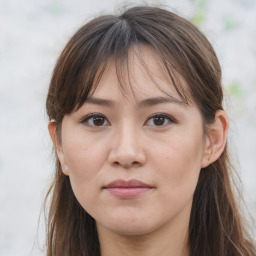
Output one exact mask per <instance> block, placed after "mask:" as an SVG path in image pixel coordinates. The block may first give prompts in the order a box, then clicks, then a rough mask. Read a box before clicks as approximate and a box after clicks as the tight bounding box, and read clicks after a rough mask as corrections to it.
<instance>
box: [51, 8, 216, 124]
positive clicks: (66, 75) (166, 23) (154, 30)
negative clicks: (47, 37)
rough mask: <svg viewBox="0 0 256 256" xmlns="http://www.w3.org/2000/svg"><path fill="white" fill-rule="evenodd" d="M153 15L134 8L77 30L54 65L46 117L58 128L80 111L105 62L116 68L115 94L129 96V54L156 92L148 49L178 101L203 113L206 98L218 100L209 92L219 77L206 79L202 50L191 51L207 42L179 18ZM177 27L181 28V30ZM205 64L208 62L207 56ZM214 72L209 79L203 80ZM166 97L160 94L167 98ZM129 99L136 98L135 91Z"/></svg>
mask: <svg viewBox="0 0 256 256" xmlns="http://www.w3.org/2000/svg"><path fill="white" fill-rule="evenodd" d="M156 11H158V9H155V8H153V9H150V8H148V9H147V10H146V12H145V13H143V12H141V11H140V9H139V8H133V9H129V10H127V11H126V12H124V13H123V14H122V15H120V16H114V15H105V16H101V17H99V18H96V19H94V20H92V21H91V22H89V23H87V24H86V25H84V26H83V27H82V28H81V29H79V30H78V31H77V32H76V34H75V35H74V36H73V37H72V38H71V39H70V41H69V42H68V44H67V45H66V47H65V48H64V50H63V52H62V54H61V55H60V58H59V60H58V62H57V64H56V66H55V70H54V72H53V77H52V80H51V85H50V89H49V94H48V99H47V102H48V103H47V106H54V107H52V108H48V110H47V111H48V115H49V117H50V118H53V119H55V120H56V122H58V123H61V121H62V119H63V117H64V115H66V114H69V113H71V112H73V111H76V110H77V109H79V108H80V107H81V106H82V105H83V104H84V102H85V101H86V99H87V98H88V96H89V95H90V94H92V93H93V92H94V91H95V89H96V88H97V86H98V84H99V82H100V81H101V79H102V76H103V74H104V72H105V70H106V67H107V65H109V64H110V62H111V64H114V65H115V68H116V76H117V79H118V82H119V87H120V91H121V92H122V93H123V94H124V95H126V91H127V89H129V90H131V91H132V92H133V87H132V77H131V72H130V69H131V67H132V66H133V58H131V57H130V56H132V54H130V53H134V54H135V55H136V58H137V59H138V60H139V61H140V64H141V66H142V67H143V68H144V69H145V70H146V72H147V74H148V75H149V77H150V79H152V81H153V82H154V83H155V84H156V85H157V86H158V88H159V89H160V90H161V88H160V86H159V85H158V84H157V82H156V79H155V77H154V72H153V70H151V69H150V65H148V63H147V59H146V58H145V57H143V54H142V52H143V47H145V46H146V47H149V48H150V49H152V52H153V53H154V54H155V56H154V59H155V61H156V62H157V63H158V64H159V67H161V70H162V72H163V74H164V75H165V76H166V77H167V81H168V83H169V84H170V87H174V89H175V90H176V92H177V94H178V95H179V97H180V99H181V100H182V101H183V102H184V103H186V104H188V105H189V104H190V103H192V102H194V103H195V104H196V105H198V107H199V109H201V111H202V112H203V110H202V105H203V104H206V102H207V101H208V100H209V99H208V97H217V96H218V95H216V91H213V90H215V88H216V87H215V84H216V82H217V81H216V79H218V77H216V79H215V80H214V79H209V78H210V77H212V78H213V77H214V76H215V74H216V73H217V72H216V70H213V69H212V65H209V64H207V65H206V61H205V60H206V57H205V56H204V55H203V54H204V52H205V51H204V48H203V47H202V49H203V50H197V51H195V50H194V49H195V48H198V47H199V46H198V45H199V43H200V44H203V42H204V41H205V40H206V39H205V38H204V37H203V36H202V35H201V34H200V32H199V31H198V30H195V27H194V26H193V25H192V24H190V23H189V22H187V21H186V20H184V19H183V18H181V17H179V16H177V15H175V14H172V13H171V14H170V13H169V12H166V13H165V11H161V10H159V16H157V19H156ZM137 12H138V13H137ZM151 12H152V13H151ZM156 20H157V21H156ZM182 23H185V24H186V26H187V27H186V31H185V26H184V24H183V25H182ZM192 31H193V33H192ZM195 31H197V32H198V34H196V33H195ZM197 44H198V45H197ZM135 55H134V56H135ZM207 62H210V61H209V56H208V59H207ZM204 64H205V65H204ZM213 72H214V74H212V76H210V75H207V76H204V75H203V74H211V73H213ZM213 75H214V76H213ZM214 78H215V77H214ZM184 81H185V83H184ZM185 85H186V86H185ZM205 85H207V87H206V86H205ZM206 90H207V93H205V91H206ZM170 92H171V90H170ZM170 92H166V91H165V92H164V91H163V93H165V94H166V95H168V96H170V97H171V95H169V94H168V93H170ZM220 93H221V92H220ZM133 95H134V96H136V95H135V93H134V92H133ZM208 95H210V96H208ZM204 102H205V103H204ZM207 107H208V106H207ZM203 115H204V113H203ZM211 119H212V117H211Z"/></svg>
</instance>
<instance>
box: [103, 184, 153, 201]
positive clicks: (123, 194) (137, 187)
mask: <svg viewBox="0 0 256 256" xmlns="http://www.w3.org/2000/svg"><path fill="white" fill-rule="evenodd" d="M103 189H104V190H106V191H108V192H109V193H110V194H111V195H113V196H115V197H118V198H121V199H129V198H136V197H139V196H141V195H143V194H145V193H147V192H149V191H151V190H152V189H154V187H153V186H152V185H149V184H146V183H144V182H142V181H140V180H135V179H132V180H128V181H126V180H121V179H119V180H114V181H112V182H110V183H109V184H107V185H106V186H104V187H103Z"/></svg>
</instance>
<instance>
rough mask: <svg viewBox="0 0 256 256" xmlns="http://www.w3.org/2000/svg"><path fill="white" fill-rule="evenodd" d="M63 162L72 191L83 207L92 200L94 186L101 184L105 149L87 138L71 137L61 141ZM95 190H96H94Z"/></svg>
mask: <svg viewBox="0 0 256 256" xmlns="http://www.w3.org/2000/svg"><path fill="white" fill-rule="evenodd" d="M63 149H64V150H63V152H64V158H65V162H66V164H67V166H68V168H69V171H68V174H69V177H70V181H71V185H72V189H73V191H74V194H75V195H76V197H77V199H78V201H79V202H80V203H81V204H82V205H84V204H85V202H89V201H90V200H92V199H93V198H94V192H95V191H96V190H97V188H96V184H98V185H99V186H100V184H101V175H100V174H101V171H102V169H103V168H102V167H103V166H104V163H105V161H106V149H105V148H104V147H103V146H102V144H99V143H91V141H90V139H89V138H86V139H83V138H82V137H81V136H79V138H77V137H76V136H72V138H69V139H68V140H66V141H63ZM95 188H96V189H95Z"/></svg>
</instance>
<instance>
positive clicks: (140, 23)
mask: <svg viewBox="0 0 256 256" xmlns="http://www.w3.org/2000/svg"><path fill="white" fill-rule="evenodd" d="M141 45H147V46H150V47H151V48H152V49H153V50H154V51H155V52H156V56H157V58H159V59H160V61H161V63H162V64H163V67H164V70H163V72H167V73H168V74H169V77H170V79H171V81H172V84H174V87H175V89H176V90H177V92H178V93H179V95H180V96H181V97H182V99H183V100H184V101H185V102H188V101H189V100H190V99H192V100H193V101H194V102H195V103H196V104H197V106H198V108H199V110H200V112H201V114H202V119H203V124H204V128H205V131H206V132H207V125H208V124H210V123H211V122H213V121H214V118H215V112H216V111H217V110H219V109H223V107H222V100H223V90H222V85H221V68H220V64H219V62H218V59H217V57H216V54H215V52H214V50H213V48H212V46H211V44H210V43H209V41H208V40H207V39H206V38H205V36H204V35H203V34H202V33H201V32H200V31H199V30H198V29H197V28H196V27H195V26H194V25H193V24H191V23H190V22H189V21H187V20H186V19H184V18H182V17H179V16H177V15H176V14H174V13H172V12H169V11H167V10H164V9H160V8H157V7H148V6H138V7H133V8H130V9H128V10H126V11H125V12H124V13H123V14H121V15H119V16H115V15H105V16H100V17H98V18H95V19H93V20H92V21H90V22H89V23H87V24H85V25H84V26H83V27H81V28H80V29H79V30H78V31H77V32H76V33H75V35H74V36H73V37H72V38H71V39H70V41H69V42H68V43H67V45H66V47H65V48H64V50H63V52H62V53H61V55H60V57H59V59H58V61H57V64H56V66H55V69H54V72H53V75H52V79H51V83H50V87H49V92H48V96H47V101H46V108H47V113H48V116H49V119H54V120H55V122H56V129H57V135H58V142H59V143H61V136H60V131H61V123H62V120H63V117H64V115H66V114H68V113H71V112H72V111H75V110H76V109H78V108H79V107H80V106H81V105H82V104H83V103H84V102H85V101H86V98H87V96H88V93H89V92H91V91H92V90H93V89H94V88H93V87H94V86H97V83H98V82H99V80H100V79H101V76H102V74H103V72H104V69H105V67H106V65H107V63H108V61H109V60H110V59H111V60H114V61H115V63H116V69H117V75H118V77H119V79H120V82H121V80H122V74H123V72H124V69H125V68H128V66H129V65H128V51H129V50H130V49H131V47H133V46H135V47H138V48H139V47H140V46H141ZM173 70H175V71H176V73H179V74H180V75H181V76H182V77H183V78H184V79H185V81H186V82H187V84H188V86H189V91H186V90H185V89H184V88H183V87H182V86H181V84H180V83H179V82H178V81H177V77H175V74H174V73H175V72H173ZM126 72H129V71H128V70H126ZM121 84H123V87H125V85H124V83H123V82H121ZM232 170H233V169H232V167H231V164H230V162H229V155H228V151H227V146H226V148H225V149H224V152H223V153H222V155H221V156H220V157H219V159H218V160H217V161H215V162H214V163H213V164H211V165H209V166H208V167H206V168H204V169H202V170H201V172H200V176H199V180H198V184H197V187H196V190H195V193H194V198H193V205H192V210H191V217H190V225H189V248H190V256H206V255H207V256H253V255H254V256H255V255H256V254H255V251H254V249H255V248H254V246H253V243H252V239H251V238H250V237H249V235H248V233H247V232H246V229H245V227H244V224H243V222H242V218H241V216H240V214H239V209H238V205H237V198H236V196H235V195H236V194H235V193H234V191H233V189H234V186H233V184H232ZM47 199H48V200H49V202H50V207H49V214H48V218H47V222H48V230H47V232H48V233H47V255H48V256H78V255H81V256H100V245H99V241H98V236H97V230H96V225H95V220H94V219H93V218H92V217H91V216H90V215H89V214H88V213H87V212H86V211H85V210H84V209H83V208H82V207H81V206H80V204H79V203H78V201H77V200H76V198H75V196H74V194H73V191H72V188H71V185H70V180H69V177H67V176H65V175H64V174H63V172H62V170H61V165H60V162H59V160H58V158H57V157H56V173H55V178H54V181H53V184H52V186H51V188H50V190H49V192H48V195H47Z"/></svg>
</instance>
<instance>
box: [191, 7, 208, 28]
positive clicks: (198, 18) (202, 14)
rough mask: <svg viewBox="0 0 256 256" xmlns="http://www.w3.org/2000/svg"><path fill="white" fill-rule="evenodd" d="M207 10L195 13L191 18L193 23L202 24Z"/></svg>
mask: <svg viewBox="0 0 256 256" xmlns="http://www.w3.org/2000/svg"><path fill="white" fill-rule="evenodd" d="M205 16H206V15H205V11H204V10H199V11H197V12H196V13H195V15H194V16H193V17H192V18H191V19H190V21H191V22H192V23H194V24H195V25H196V26H201V25H202V24H203V23H204V21H205Z"/></svg>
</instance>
